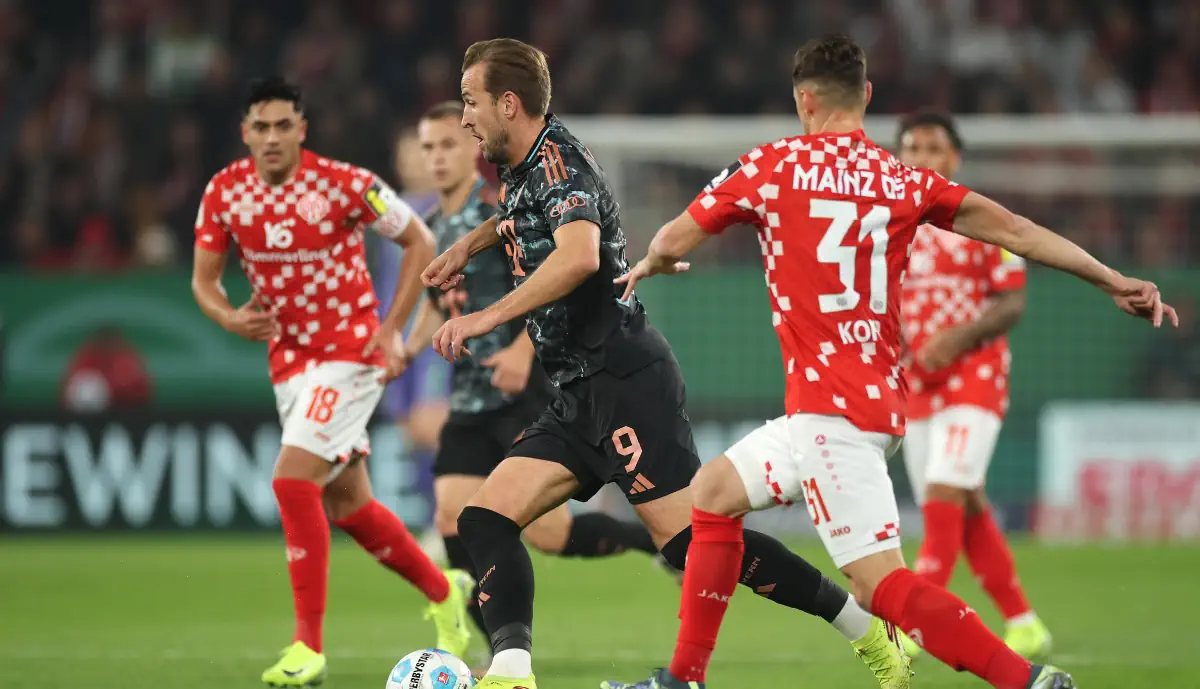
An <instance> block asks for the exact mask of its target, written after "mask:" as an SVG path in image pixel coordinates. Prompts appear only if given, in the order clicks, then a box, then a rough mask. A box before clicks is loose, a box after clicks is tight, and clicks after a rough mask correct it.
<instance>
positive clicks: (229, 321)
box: [192, 248, 279, 342]
mask: <svg viewBox="0 0 1200 689" xmlns="http://www.w3.org/2000/svg"><path fill="white" fill-rule="evenodd" d="M224 273H225V254H223V253H222V254H219V253H216V252H213V251H206V250H204V249H200V248H197V249H196V253H195V259H194V260H193V262H192V294H193V295H195V297H196V303H197V304H199V305H200V310H201V311H203V312H204V315H205V316H208V317H209V318H210V319H212V320H213V321H214V322H215V323H217V324H218V325H220V326H221V327H222V328H224V329H226V330H228V331H229V332H231V333H233V334H235V335H238V336H239V337H244V338H246V339H247V340H252V341H255V342H266V341H267V340H270V339H271V338H273V337H275V336H276V335H277V334H279V322H278V321H277V320H276V318H275V310H274V309H267V310H262V311H260V310H259V309H258V304H257V302H256V301H255V299H254V298H253V297H251V299H250V301H248V302H246V303H245V304H244V305H242V307H241V308H238V309H235V308H233V305H232V304H230V303H229V298H228V297H227V296H226V294H225V288H224V287H222V286H221V276H222V275H224Z"/></svg>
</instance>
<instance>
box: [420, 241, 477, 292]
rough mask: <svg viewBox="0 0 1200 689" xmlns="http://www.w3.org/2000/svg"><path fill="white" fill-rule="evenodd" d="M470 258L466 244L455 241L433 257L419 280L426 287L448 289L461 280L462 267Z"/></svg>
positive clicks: (463, 267)
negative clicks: (439, 254) (440, 253)
mask: <svg viewBox="0 0 1200 689" xmlns="http://www.w3.org/2000/svg"><path fill="white" fill-rule="evenodd" d="M470 260H471V252H470V251H469V250H468V249H467V246H466V245H465V244H463V243H462V242H456V243H454V244H453V245H451V247H450V248H449V249H446V251H445V252H443V253H442V255H441V256H438V257H437V258H435V259H433V263H430V264H429V267H427V268H426V269H425V272H423V273H421V281H422V282H424V283H425V286H426V287H440V288H441V289H442V290H443V291H450V290H452V289H454V288H455V287H457V286H458V284H459V283H460V282H462V279H463V274H462V272H463V269H465V268H466V267H467V263H468V262H470Z"/></svg>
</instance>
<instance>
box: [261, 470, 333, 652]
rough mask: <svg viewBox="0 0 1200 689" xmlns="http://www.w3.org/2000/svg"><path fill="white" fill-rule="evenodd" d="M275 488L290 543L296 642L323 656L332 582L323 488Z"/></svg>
mask: <svg viewBox="0 0 1200 689" xmlns="http://www.w3.org/2000/svg"><path fill="white" fill-rule="evenodd" d="M271 487H272V488H274V490H275V499H276V500H277V501H278V502H279V514H280V518H281V520H282V521H283V538H284V541H285V542H286V543H287V560H288V575H289V577H290V578H291V580H292V598H293V600H294V603H295V610H296V634H295V637H294V640H295V641H303V642H304V643H305V644H307V645H308V647H309V648H311V649H312V650H314V651H316V652H317V653H320V652H321V626H322V623H323V621H324V619H325V591H326V588H327V586H328V582H329V522H328V521H327V520H326V518H325V509H324V508H323V507H322V505H321V486H318V485H317V484H315V483H311V482H309V481H301V480H297V479H286V478H277V479H275V480H274V481H272V482H271Z"/></svg>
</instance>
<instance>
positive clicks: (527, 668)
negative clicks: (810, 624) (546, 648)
mask: <svg viewBox="0 0 1200 689" xmlns="http://www.w3.org/2000/svg"><path fill="white" fill-rule="evenodd" d="M851 600H853V599H851ZM842 612H843V614H845V611H842ZM868 619H870V618H869V617H868ZM865 633H866V632H864V634H865ZM488 674H489V675H496V676H498V677H509V678H511V679H524V678H526V677H528V676H530V675H532V674H533V658H531V657H530V655H529V651H526V650H525V649H523V648H506V649H504V650H503V651H500V652H499V653H497V654H496V655H494V656H492V666H491V667H489V668H488Z"/></svg>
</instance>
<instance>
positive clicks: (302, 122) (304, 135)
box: [296, 117, 308, 143]
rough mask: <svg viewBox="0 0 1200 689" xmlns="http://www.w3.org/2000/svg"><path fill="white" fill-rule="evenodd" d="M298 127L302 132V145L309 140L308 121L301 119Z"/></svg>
mask: <svg viewBox="0 0 1200 689" xmlns="http://www.w3.org/2000/svg"><path fill="white" fill-rule="evenodd" d="M296 127H297V128H298V129H299V131H300V143H304V142H305V140H307V139H308V120H306V119H304V118H303V117H301V118H300V121H299V122H298V123H297V124H296Z"/></svg>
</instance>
